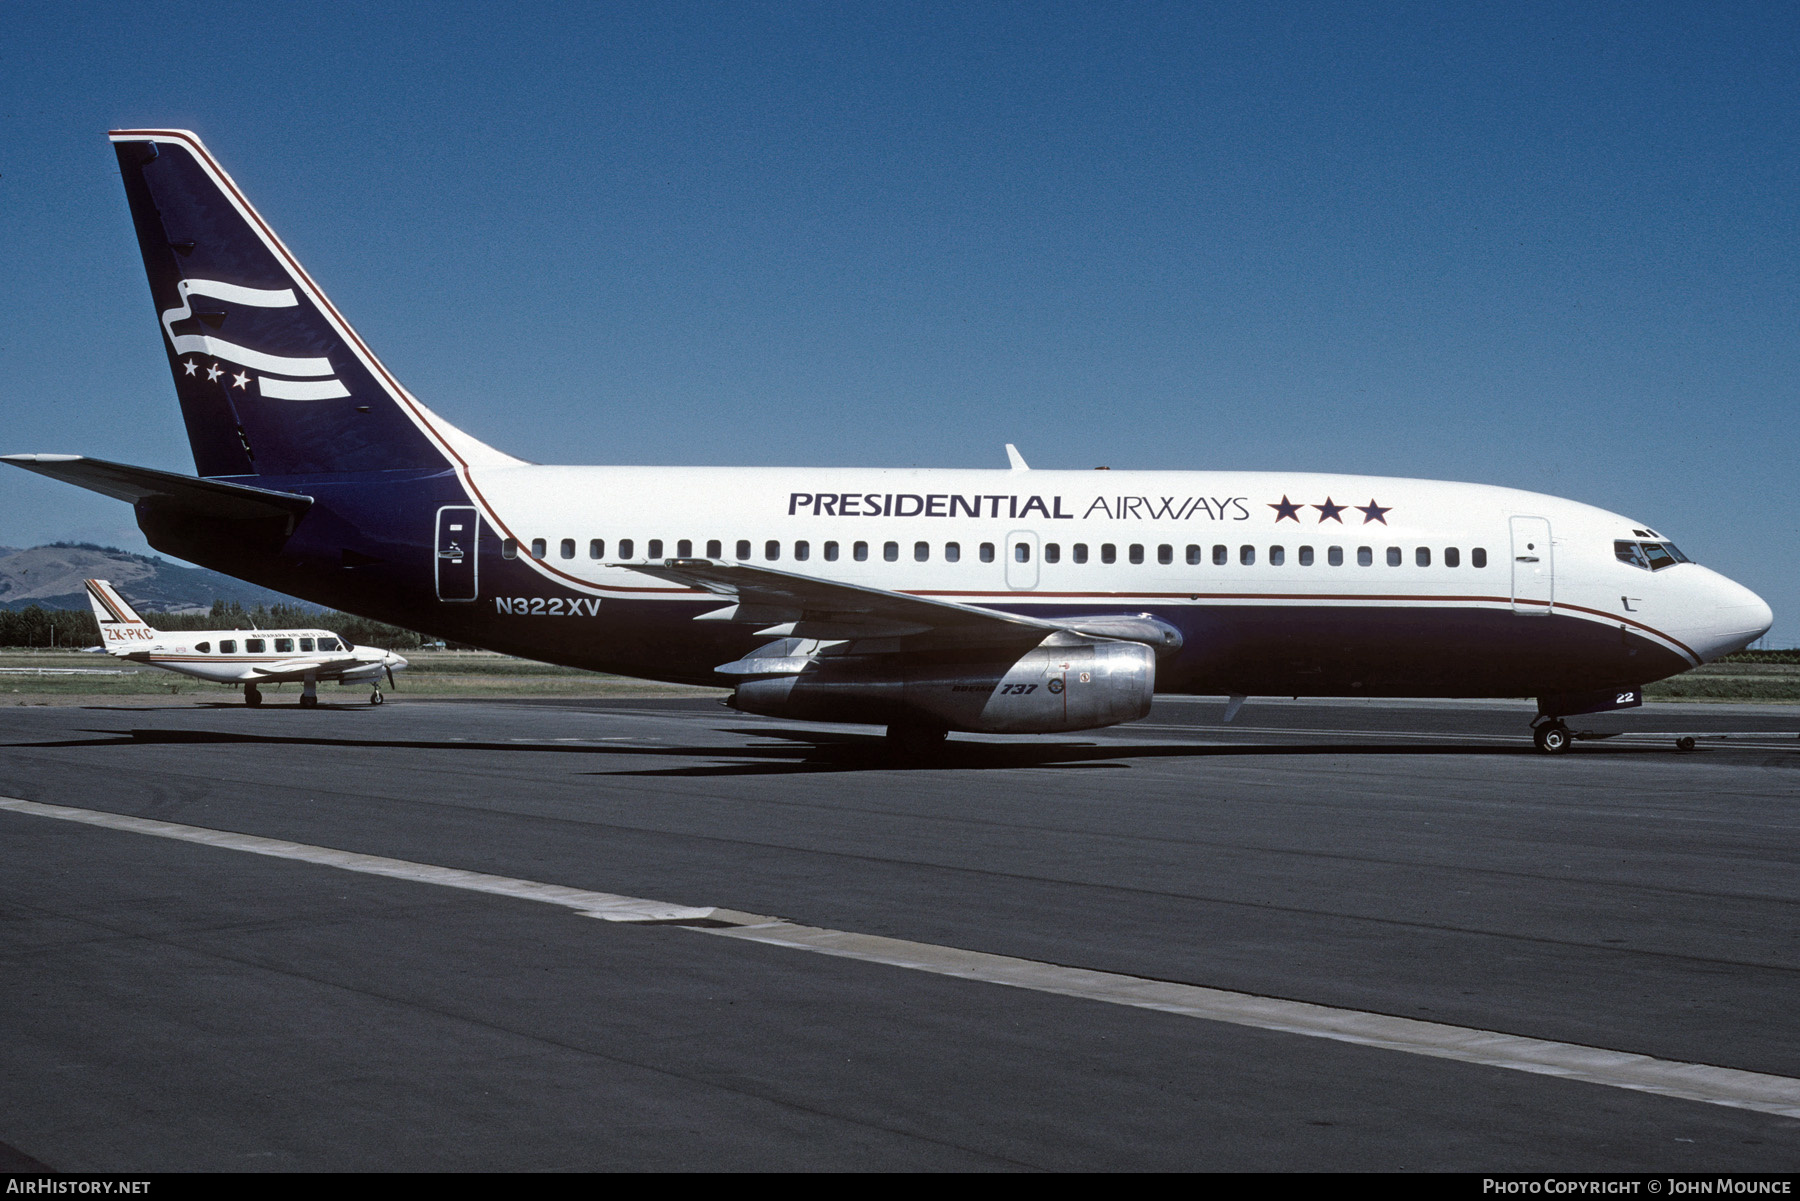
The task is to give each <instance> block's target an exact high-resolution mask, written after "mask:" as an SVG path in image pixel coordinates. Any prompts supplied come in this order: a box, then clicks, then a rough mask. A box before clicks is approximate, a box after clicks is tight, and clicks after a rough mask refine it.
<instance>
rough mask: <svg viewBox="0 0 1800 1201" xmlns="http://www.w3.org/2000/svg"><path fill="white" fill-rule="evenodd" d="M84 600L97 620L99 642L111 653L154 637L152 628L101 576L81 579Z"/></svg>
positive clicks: (127, 651) (122, 651)
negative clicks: (85, 591)
mask: <svg viewBox="0 0 1800 1201" xmlns="http://www.w3.org/2000/svg"><path fill="white" fill-rule="evenodd" d="M83 583H85V584H86V585H87V594H88V604H90V605H92V606H93V607H94V620H95V621H98V622H99V623H100V644H101V645H102V646H104V647H105V648H106V651H107V653H108V654H111V655H128V654H130V653H131V652H132V651H134V650H137V649H139V647H140V646H141V645H144V644H147V643H149V642H151V641H152V640H154V639H155V637H156V631H155V630H153V629H151V628H150V626H149V625H148V624H147V623H146V622H145V621H144V619H143V618H142V617H139V616H138V612H137V610H136V609H133V608H132V607H131V606H130V605H129V604H127V603H126V601H125V598H124V597H122V596H120V595H119V591H118V589H116V588H114V587H113V586H112V585H111V584H110V583H108V582H107V581H105V580H84V581H83Z"/></svg>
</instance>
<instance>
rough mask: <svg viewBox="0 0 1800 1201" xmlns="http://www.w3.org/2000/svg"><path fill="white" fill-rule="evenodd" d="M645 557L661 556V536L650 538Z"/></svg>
mask: <svg viewBox="0 0 1800 1201" xmlns="http://www.w3.org/2000/svg"><path fill="white" fill-rule="evenodd" d="M647 557H649V558H652V559H660V558H662V557H663V553H662V539H661V538H652V539H650V549H649V552H648V556H647Z"/></svg>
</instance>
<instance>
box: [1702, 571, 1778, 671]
mask: <svg viewBox="0 0 1800 1201" xmlns="http://www.w3.org/2000/svg"><path fill="white" fill-rule="evenodd" d="M1711 591H1712V598H1711V599H1712V601H1713V613H1712V621H1711V622H1710V623H1709V624H1710V625H1711V626H1712V634H1713V638H1712V641H1713V644H1714V645H1713V647H1711V648H1709V649H1711V651H1712V655H1713V656H1718V655H1729V654H1731V653H1732V652H1733V651H1741V650H1743V649H1744V648H1745V647H1747V646H1749V645H1750V644H1751V643H1752V642H1755V641H1756V640H1757V639H1758V638H1761V637H1762V636H1763V635H1764V634H1767V633H1768V632H1769V627H1770V626H1772V625H1774V624H1775V611H1774V610H1773V609H1771V608H1769V602H1768V601H1766V600H1764V599H1763V598H1762V597H1760V596H1758V595H1756V593H1754V592H1752V591H1750V589H1748V588H1746V587H1744V586H1743V585H1742V584H1740V583H1738V582H1737V581H1736V580H1730V579H1726V578H1725V577H1724V576H1722V575H1716V576H1714V578H1713V581H1712V589H1711Z"/></svg>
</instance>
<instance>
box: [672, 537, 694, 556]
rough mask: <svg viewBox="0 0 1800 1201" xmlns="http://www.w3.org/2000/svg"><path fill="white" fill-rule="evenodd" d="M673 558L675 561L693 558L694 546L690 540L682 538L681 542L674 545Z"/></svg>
mask: <svg viewBox="0 0 1800 1201" xmlns="http://www.w3.org/2000/svg"><path fill="white" fill-rule="evenodd" d="M675 557H676V558H677V559H691V558H693V557H694V544H693V542H692V540H690V539H687V538H683V539H682V540H681V541H679V542H677V543H676V544H675Z"/></svg>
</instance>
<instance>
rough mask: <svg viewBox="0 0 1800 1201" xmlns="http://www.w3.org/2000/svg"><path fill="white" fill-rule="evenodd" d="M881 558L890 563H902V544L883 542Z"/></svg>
mask: <svg viewBox="0 0 1800 1201" xmlns="http://www.w3.org/2000/svg"><path fill="white" fill-rule="evenodd" d="M881 557H882V558H884V559H886V560H887V561H888V562H889V563H898V562H899V561H900V544H899V543H898V542H883V543H882V544H881Z"/></svg>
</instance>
